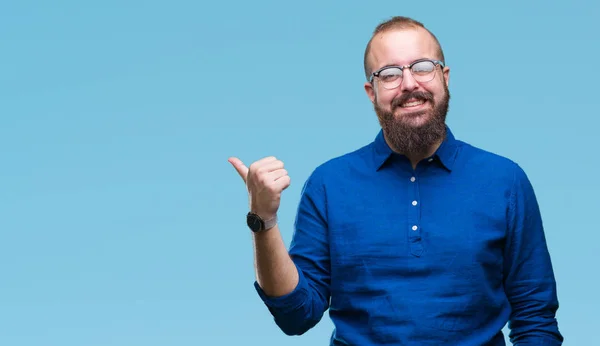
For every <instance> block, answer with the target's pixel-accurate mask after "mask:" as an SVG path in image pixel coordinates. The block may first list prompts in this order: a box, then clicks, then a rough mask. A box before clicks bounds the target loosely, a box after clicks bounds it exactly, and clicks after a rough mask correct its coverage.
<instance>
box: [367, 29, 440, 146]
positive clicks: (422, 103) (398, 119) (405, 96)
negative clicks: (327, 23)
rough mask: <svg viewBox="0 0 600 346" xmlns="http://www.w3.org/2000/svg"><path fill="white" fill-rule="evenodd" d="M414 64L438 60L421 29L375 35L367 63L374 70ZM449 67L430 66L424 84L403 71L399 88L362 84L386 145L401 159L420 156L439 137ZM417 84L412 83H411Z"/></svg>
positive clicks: (375, 81) (431, 42) (375, 82)
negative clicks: (429, 77) (430, 74)
mask: <svg viewBox="0 0 600 346" xmlns="http://www.w3.org/2000/svg"><path fill="white" fill-rule="evenodd" d="M419 59H432V60H437V59H439V56H438V47H437V45H436V42H435V40H434V39H433V37H432V36H431V35H430V34H429V33H428V32H427V31H426V30H423V29H404V30H393V29H392V30H390V31H387V32H384V33H382V34H379V35H377V36H376V37H375V38H374V39H373V41H372V43H371V51H370V55H369V62H370V66H371V69H372V70H373V71H376V70H378V69H380V68H382V67H385V66H390V65H399V66H405V65H410V64H411V63H412V62H414V61H416V60H419ZM449 74H450V71H449V68H448V67H445V68H444V69H443V70H442V68H441V66H438V65H436V66H435V75H434V76H433V79H432V80H430V81H428V82H418V81H417V80H416V79H415V77H414V76H413V75H412V73H411V72H410V71H409V70H408V69H404V73H403V77H402V82H401V84H400V85H399V86H398V87H396V88H394V89H389V90H388V89H386V88H384V87H383V85H382V83H381V80H380V79H378V78H374V79H373V85H371V84H370V83H365V90H366V92H367V95H368V96H369V98H370V99H371V101H372V102H373V105H374V108H375V112H376V113H377V116H378V118H379V122H380V124H381V126H382V128H383V130H384V133H385V136H386V140H387V141H388V142H389V144H390V145H391V146H392V147H393V149H395V150H398V151H400V152H402V153H404V154H407V155H425V154H426V152H427V151H428V150H430V148H431V146H432V145H433V144H435V143H436V142H439V141H440V140H441V139H442V138H443V136H444V134H445V120H446V113H447V111H448V103H449V99H450V93H449V91H448V80H449ZM417 79H418V78H417Z"/></svg>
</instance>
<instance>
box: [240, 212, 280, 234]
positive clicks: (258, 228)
mask: <svg viewBox="0 0 600 346" xmlns="http://www.w3.org/2000/svg"><path fill="white" fill-rule="evenodd" d="M246 224H248V227H250V230H251V231H252V232H255V233H256V232H262V231H265V230H268V229H271V228H273V227H275V225H276V224H277V215H275V217H274V218H272V219H270V220H263V218H262V217H260V216H259V215H258V214H255V213H253V212H249V213H248V215H246Z"/></svg>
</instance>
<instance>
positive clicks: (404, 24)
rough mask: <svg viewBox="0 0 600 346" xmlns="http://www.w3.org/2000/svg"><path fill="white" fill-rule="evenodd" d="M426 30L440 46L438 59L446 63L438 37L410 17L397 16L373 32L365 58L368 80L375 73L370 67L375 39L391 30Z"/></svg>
mask: <svg viewBox="0 0 600 346" xmlns="http://www.w3.org/2000/svg"><path fill="white" fill-rule="evenodd" d="M418 28H421V29H425V30H426V31H427V32H428V33H429V34H430V35H431V37H433V39H434V40H435V43H436V44H437V46H438V55H439V56H438V59H440V60H441V61H443V62H445V60H444V59H445V58H444V51H443V50H442V45H440V42H439V41H438V39H437V37H435V35H434V34H433V33H432V32H431V31H429V29H427V28H426V27H425V25H423V24H422V23H421V22H419V21H416V20H414V19H412V18H409V17H402V16H395V17H392V18H390V19H388V20H386V21H384V22H382V23H381V24H379V25H378V26H377V27H376V28H375V30H374V31H373V35H371V39H370V40H369V43H368V44H367V48H366V49H365V56H364V68H365V76H366V77H367V80H369V77H371V73H373V71H372V70H371V67H370V66H369V61H368V60H369V52H370V51H371V42H372V41H373V38H374V37H375V36H376V35H377V34H379V33H382V32H385V31H388V30H391V29H400V30H403V29H418Z"/></svg>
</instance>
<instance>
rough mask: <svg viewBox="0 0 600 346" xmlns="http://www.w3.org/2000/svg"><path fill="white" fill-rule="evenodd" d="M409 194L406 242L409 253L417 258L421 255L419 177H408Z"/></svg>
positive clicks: (414, 175)
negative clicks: (408, 246)
mask: <svg viewBox="0 0 600 346" xmlns="http://www.w3.org/2000/svg"><path fill="white" fill-rule="evenodd" d="M409 191H410V193H409V194H408V197H409V198H408V201H407V202H406V203H409V206H408V241H409V245H410V253H411V254H412V255H413V256H416V257H419V256H421V254H422V253H423V241H422V236H421V235H422V231H421V201H420V196H419V177H418V176H417V174H416V173H415V174H413V175H412V176H411V177H410V188H409Z"/></svg>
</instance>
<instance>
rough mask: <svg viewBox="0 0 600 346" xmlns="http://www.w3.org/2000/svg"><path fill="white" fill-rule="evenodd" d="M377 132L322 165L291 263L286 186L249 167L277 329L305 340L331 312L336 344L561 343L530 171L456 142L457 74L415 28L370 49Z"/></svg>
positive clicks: (263, 273) (260, 277)
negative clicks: (453, 82)
mask: <svg viewBox="0 0 600 346" xmlns="http://www.w3.org/2000/svg"><path fill="white" fill-rule="evenodd" d="M364 68H365V75H366V78H367V81H366V83H365V85H364V88H365V91H366V94H367V96H368V97H369V99H370V100H371V102H372V103H373V106H374V109H375V113H376V114H377V117H378V120H379V123H380V124H381V131H380V132H379V133H378V134H377V136H376V137H375V139H374V141H373V142H372V143H369V144H368V145H365V146H364V147H362V148H359V149H357V150H355V151H352V152H349V153H347V154H345V155H343V156H340V157H336V158H333V159H331V160H329V161H328V162H325V163H323V164H322V165H320V166H319V167H317V168H316V169H315V170H314V171H313V172H312V174H311V175H310V177H309V178H308V180H307V181H306V182H305V185H304V188H303V190H302V196H301V199H300V204H299V208H298V214H297V217H296V221H295V229H294V233H293V239H292V243H291V246H290V248H289V251H288V250H286V247H285V244H284V243H283V241H282V238H281V233H280V231H279V226H278V223H277V210H278V208H279V205H280V198H281V193H282V191H283V190H284V189H286V188H287V187H288V186H289V184H290V177H289V176H288V174H287V171H286V170H285V168H284V164H283V162H282V161H281V160H278V159H277V158H275V157H265V158H263V159H261V160H259V161H256V162H254V163H252V164H251V165H250V166H249V167H247V166H246V165H244V163H242V161H240V160H239V159H238V158H235V157H232V158H230V159H229V161H230V162H231V164H232V165H233V166H234V168H235V169H236V170H237V172H238V173H239V174H240V176H241V177H242V179H243V180H244V182H245V183H246V187H247V191H248V193H249V200H250V211H249V213H248V214H247V215H246V219H247V224H248V226H249V228H250V229H251V230H252V234H253V242H254V254H255V265H256V275H257V277H256V281H255V283H254V286H255V289H256V291H257V293H258V295H259V296H260V298H261V299H262V300H263V302H264V303H265V304H266V306H267V307H268V309H269V311H270V312H271V314H272V315H273V317H274V320H275V322H276V323H277V325H278V326H279V327H280V328H281V330H282V331H283V332H284V333H286V334H289V335H301V334H303V333H305V332H306V331H308V330H309V329H311V328H312V327H314V326H315V325H316V324H317V323H318V322H319V321H320V320H321V318H322V316H323V313H324V312H325V311H327V310H328V309H329V315H330V318H331V320H332V321H333V324H334V326H335V329H334V331H333V333H332V335H331V339H330V341H329V343H330V345H361V346H366V345H382V344H393V345H477V346H481V345H504V344H505V342H504V335H503V333H502V329H503V327H504V326H505V325H506V323H507V322H508V323H509V328H510V339H511V341H512V343H514V344H516V345H561V344H562V342H563V337H562V335H561V333H560V332H559V330H558V326H557V321H556V318H555V314H556V311H557V309H558V298H557V292H556V282H555V278H554V273H553V269H552V264H551V260H550V255H549V252H548V249H547V244H546V239H545V235H544V229H543V225H542V220H541V215H540V210H539V206H538V204H537V200H536V197H535V194H534V191H533V188H532V185H531V183H530V181H529V180H528V178H527V176H526V174H525V172H524V171H523V170H522V169H521V168H520V166H519V165H518V164H516V163H514V162H513V161H511V160H509V159H507V158H504V157H501V156H498V155H496V154H493V153H490V152H487V151H484V150H482V149H479V148H476V147H474V146H472V145H469V144H467V143H465V142H462V141H460V140H458V139H455V138H454V136H453V134H452V132H451V131H450V129H449V127H448V126H447V125H446V114H447V112H448V103H449V100H450V93H449V90H448V84H449V78H450V69H449V67H448V66H446V64H445V59H444V54H443V51H442V48H441V45H440V43H439V42H438V40H437V38H436V37H435V36H434V35H433V34H432V33H431V32H430V31H429V30H428V29H426V28H425V27H424V26H423V24H421V23H420V22H417V21H415V20H413V19H410V18H406V17H394V18H392V19H390V20H388V21H386V22H384V23H381V24H380V25H379V26H378V27H377V28H376V29H375V31H374V34H373V36H372V38H371V40H370V41H369V43H368V45H367V48H366V50H365V56H364Z"/></svg>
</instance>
